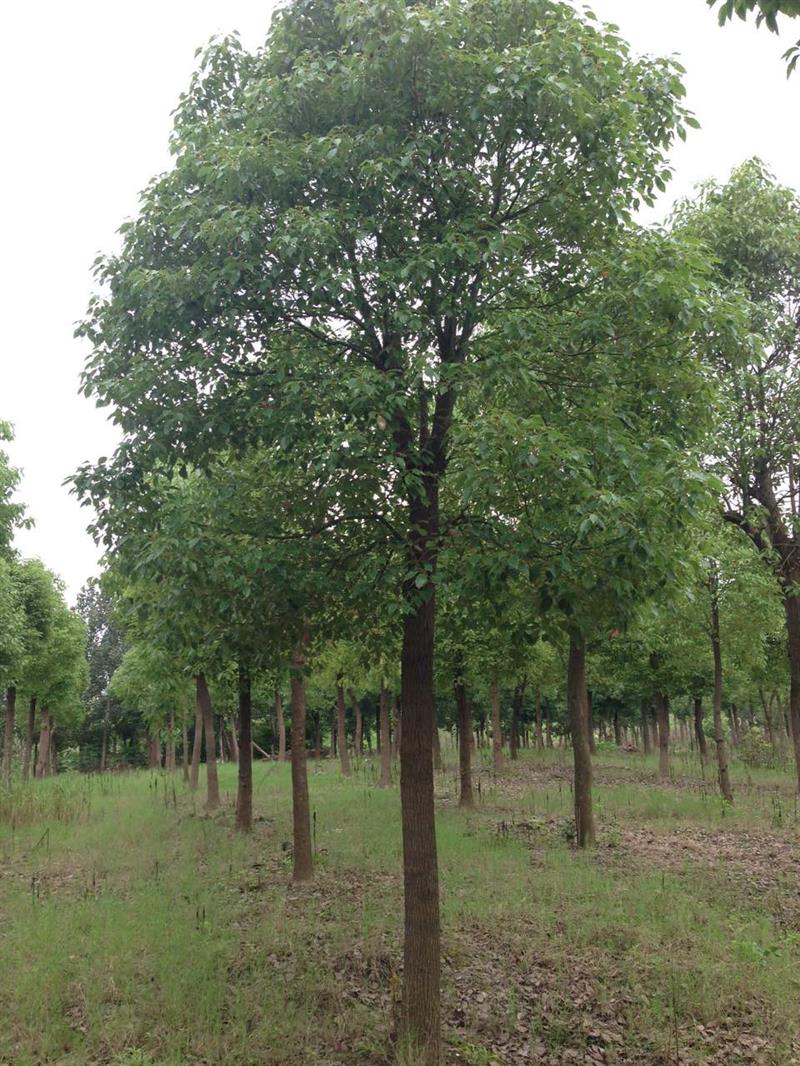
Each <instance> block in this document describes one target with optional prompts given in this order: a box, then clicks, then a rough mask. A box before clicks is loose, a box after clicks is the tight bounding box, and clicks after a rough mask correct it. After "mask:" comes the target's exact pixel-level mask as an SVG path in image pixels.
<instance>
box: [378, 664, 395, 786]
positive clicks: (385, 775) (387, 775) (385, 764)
mask: <svg viewBox="0 0 800 1066" xmlns="http://www.w3.org/2000/svg"><path fill="white" fill-rule="evenodd" d="M379 714H380V719H379V722H380V732H379V734H378V736H379V738H380V743H379V747H380V752H381V776H380V780H379V781H378V787H379V788H389V787H390V786H391V784H392V742H391V739H390V737H389V693H388V691H387V689H386V686H385V685H384V684H383V683H381V694H380V706H379Z"/></svg>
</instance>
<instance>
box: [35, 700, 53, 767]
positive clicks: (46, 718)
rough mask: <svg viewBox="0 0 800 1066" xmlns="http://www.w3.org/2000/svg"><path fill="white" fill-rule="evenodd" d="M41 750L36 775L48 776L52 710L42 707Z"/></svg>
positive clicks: (40, 717)
mask: <svg viewBox="0 0 800 1066" xmlns="http://www.w3.org/2000/svg"><path fill="white" fill-rule="evenodd" d="M39 720H40V724H39V750H38V752H37V754H36V776H37V777H46V776H47V774H48V772H49V769H50V738H51V722H50V711H49V710H48V709H47V708H46V707H42V711H41V714H40V715H39Z"/></svg>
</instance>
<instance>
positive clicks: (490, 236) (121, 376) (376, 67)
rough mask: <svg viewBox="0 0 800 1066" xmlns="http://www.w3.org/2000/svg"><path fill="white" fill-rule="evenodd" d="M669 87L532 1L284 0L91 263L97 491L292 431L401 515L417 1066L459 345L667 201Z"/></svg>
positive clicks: (409, 985)
mask: <svg viewBox="0 0 800 1066" xmlns="http://www.w3.org/2000/svg"><path fill="white" fill-rule="evenodd" d="M682 95H683V90H682V88H681V85H680V81H679V74H678V72H677V69H676V68H675V67H674V66H673V65H672V64H671V63H670V62H669V61H666V60H639V61H637V60H633V59H632V58H631V57H630V55H629V53H628V50H627V48H626V46H625V45H624V43H623V42H622V41H621V40H620V39H619V38H618V37H617V36H616V35H615V34H614V32H613V31H611V30H607V29H604V28H602V27H601V26H599V25H598V24H596V23H594V22H592V21H590V20H589V19H587V18H584V17H583V16H582V15H580V14H578V13H576V12H575V11H574V10H573V9H572V8H571V7H569V6H568V5H565V4H562V3H556V2H553V0H521V2H520V0H469V2H467V3H455V2H452V3H445V4H442V5H438V6H435V7H434V6H430V5H427V4H408V3H406V2H404V0H380V2H374V3H368V4H364V3H361V2H344V3H340V4H334V3H331V2H330V0H302V2H298V3H296V4H294V5H291V6H289V7H287V8H285V9H282V10H281V11H280V12H279V13H278V14H277V15H276V17H275V19H274V21H273V28H272V32H271V35H270V38H269V41H268V43H267V46H266V47H265V48H264V49H262V50H260V51H258V52H256V53H255V54H252V55H250V54H245V53H244V52H242V51H241V49H240V48H239V46H238V45H237V44H236V42H234V41H224V42H221V43H219V44H216V45H215V46H213V47H212V48H211V49H209V50H208V51H207V52H206V53H205V55H204V57H203V60H202V64H201V69H200V72H199V73H198V75H197V76H196V77H195V79H194V81H193V83H192V85H191V87H190V89H189V91H188V92H187V93H186V95H185V96H184V97H183V99H182V102H181V104H180V106H179V108H178V112H177V118H176V126H175V132H174V136H173V150H174V153H175V166H174V168H173V169H172V170H171V171H170V172H169V173H168V174H166V175H165V176H163V177H161V178H159V179H157V180H156V181H154V182H153V183H152V184H151V185H150V186H149V188H148V190H147V191H146V193H145V195H144V198H143V202H142V209H141V213H140V215H139V217H138V218H137V219H136V220H135V221H134V222H133V223H131V224H130V225H128V226H127V227H126V228H125V234H124V241H123V249H122V252H121V253H120V254H119V255H117V256H114V257H111V258H109V259H105V260H103V261H102V263H101V265H100V267H99V273H98V280H99V283H100V285H101V288H102V291H103V294H102V295H100V296H98V297H97V298H96V300H95V302H94V303H93V305H92V309H91V313H90V316H89V319H88V321H87V323H86V325H85V326H84V328H83V333H84V334H85V335H86V336H87V337H88V338H89V339H90V341H91V343H92V345H93V355H92V357H91V359H90V362H89V366H88V369H87V374H86V389H87V391H88V392H90V393H91V394H93V395H95V396H96V397H97V398H98V399H99V400H100V401H101V402H102V403H106V404H110V405H112V406H113V407H114V417H115V418H116V420H117V422H118V423H119V425H120V427H121V429H122V431H123V443H122V445H121V447H120V449H119V452H118V454H117V456H116V459H115V462H114V464H113V468H112V471H111V473H112V477H116V478H120V479H123V480H127V483H128V484H131V483H133V481H135V479H136V478H137V477H138V476H139V472H140V471H141V470H142V469H143V468H146V467H147V466H148V465H150V464H151V463H152V462H153V461H154V460H164V461H169V462H173V461H178V462H179V461H185V460H187V459H190V460H194V461H195V462H198V463H202V462H204V461H205V460H206V458H207V455H208V453H209V452H213V451H216V450H217V449H219V448H220V447H229V446H230V445H231V444H241V443H243V442H245V441H246V440H247V439H252V438H255V439H259V440H265V441H267V442H268V443H270V444H273V443H274V444H279V445H280V446H281V447H282V448H283V449H284V450H285V451H286V452H287V453H290V452H291V449H292V448H293V447H294V446H295V445H299V444H301V443H302V442H303V441H304V440H307V439H308V438H309V436H310V435H313V437H314V441H315V447H314V448H313V449H311V455H310V459H309V461H310V462H311V463H312V464H314V465H315V466H316V470H315V476H319V474H320V472H324V471H327V470H329V469H331V468H349V470H350V473H351V476H352V478H353V481H354V484H355V486H356V487H358V486H359V485H363V483H364V481H366V482H367V484H368V490H367V489H365V491H363V492H362V494H361V498H360V501H359V502H358V503H357V505H356V510H357V512H358V515H359V519H363V516H364V513H365V512H366V511H369V512H371V513H372V515H373V519H374V521H375V522H380V521H384V520H386V518H387V515H386V509H387V507H389V508H390V509H391V510H392V511H393V515H394V512H397V513H398V514H399V515H400V516H401V525H400V526H399V528H398V527H397V526H395V529H396V531H397V533H398V537H399V540H400V542H401V545H402V548H403V550H404V552H405V568H404V573H403V576H402V592H403V596H404V600H405V607H406V610H405V615H404V618H403V622H402V625H403V646H402V655H401V660H402V682H401V690H402V694H401V695H402V706H403V715H404V717H403V730H402V750H401V796H402V822H403V845H404V867H405V934H406V935H405V957H404V1000H403V1002H404V1010H403V1017H404V1021H403V1032H404V1037H405V1039H406V1040H407V1041H408V1042H410V1043H412V1044H415V1045H420V1046H421V1048H422V1058H423V1060H424V1061H425V1063H426V1064H434V1063H437V1062H438V1061H439V955H440V950H439V942H440V933H439V902H438V873H437V861H436V841H435V828H434V805H433V776H432V755H431V748H432V731H433V717H434V700H433V649H434V620H435V588H436V579H437V561H438V554H439V547H440V538H441V536H442V533H443V532H444V528H443V526H444V522H445V521H446V516H443V514H442V511H441V505H440V497H441V490H442V485H443V481H444V479H445V476H446V473H447V471H448V467H449V465H450V462H451V457H452V440H451V429H452V425H453V417H454V412H455V410H456V405H457V403H458V399H459V394H460V392H461V390H462V388H463V387H464V385H465V382H466V381H467V380H468V378H469V376H470V375H471V374H473V373H478V372H480V373H483V372H487V373H488V372H491V373H496V372H497V368H496V366H494V367H492V369H491V371H489V370H488V368H485V367H484V366H483V364H481V363H480V362H479V361H478V360H477V359H476V354H475V347H476V345H475V342H476V339H477V338H478V337H480V336H481V335H482V334H483V333H484V332H485V331H486V330H488V329H490V328H491V325H492V322H493V320H494V318H495V316H496V315H497V314H498V313H499V311H500V310H502V309H510V308H512V307H517V306H521V305H526V306H530V305H531V304H535V305H536V306H538V307H539V308H540V310H541V313H542V314H546V312H547V308H548V305H549V301H550V299H551V298H552V294H553V291H554V290H556V291H557V293H558V300H559V301H563V300H565V299H569V298H570V288H569V286H568V285H567V286H565V284H564V282H565V279H569V280H570V281H571V283H572V287H573V290H574V291H577V290H579V289H580V286H581V284H582V282H583V280H584V279H583V277H582V269H583V267H582V265H583V262H584V260H585V257H586V254H587V251H588V249H589V248H591V247H594V246H597V245H599V244H602V243H603V241H604V240H605V239H606V237H607V235H608V233H609V232H610V231H613V230H614V229H616V227H618V226H619V224H620V222H621V221H623V220H624V219H625V218H626V216H627V213H628V210H629V208H630V207H631V205H635V204H636V203H637V202H638V200H639V199H640V198H644V199H648V198H649V197H650V195H651V192H652V190H653V188H654V186H656V185H659V186H663V183H664V180H665V177H666V171H665V165H664V158H665V153H666V151H667V150H668V149H669V146H670V144H671V143H672V140H673V138H674V136H675V134H676V132H679V131H680V130H681V127H682V125H683V123H684V121H685V120H686V115H685V112H684V110H683V107H682V104H681V102H680V101H681V97H682ZM376 470H377V471H379V472H380V474H381V478H380V481H381V491H380V492H379V493H376V492H375V490H374V480H375V472H376ZM105 473H106V471H105V470H101V471H100V476H101V477H104V476H105ZM87 479H88V480H91V478H90V476H89V475H88V472H87ZM84 483H85V480H84ZM354 495H356V494H355V493H354ZM387 501H388V503H387ZM348 517H352V516H348V515H347V514H346V513H344V514H342V515H341V516H340V520H343V519H346V518H348Z"/></svg>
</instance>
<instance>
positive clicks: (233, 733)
mask: <svg viewBox="0 0 800 1066" xmlns="http://www.w3.org/2000/svg"><path fill="white" fill-rule="evenodd" d="M252 713H253V712H252V703H251V711H250V714H251V718H252ZM252 728H253V727H252V725H251V727H250V732H251V734H252ZM228 729H229V732H230V737H231V761H232V762H235V763H238V762H239V729H240V726H239V723H238V722H237V721H236V719H235V718H234V717H233V715H231V720H230V724H229V727H228Z"/></svg>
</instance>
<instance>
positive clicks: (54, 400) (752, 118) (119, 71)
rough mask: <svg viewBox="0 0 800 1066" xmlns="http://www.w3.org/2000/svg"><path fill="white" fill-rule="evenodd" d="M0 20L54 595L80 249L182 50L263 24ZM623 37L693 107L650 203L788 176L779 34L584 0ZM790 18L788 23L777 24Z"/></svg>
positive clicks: (74, 551)
mask: <svg viewBox="0 0 800 1066" xmlns="http://www.w3.org/2000/svg"><path fill="white" fill-rule="evenodd" d="M2 6H3V11H2V15H0V31H1V32H2V37H3V40H4V41H5V42H6V47H5V50H4V52H5V54H4V56H3V64H2V67H0V99H2V100H3V116H2V117H3V134H4V152H3V157H4V163H3V166H2V168H0V204H2V209H3V215H4V217H3V224H2V253H1V254H2V260H1V262H2V267H1V268H0V269H2V274H3V278H2V288H0V338H2V345H3V351H2V353H1V354H0V420H7V421H10V422H12V423H13V424H14V426H15V429H16V435H17V439H16V441H15V443H14V444H13V445H12V447H11V453H12V457H13V459H14V462H15V463H16V464H17V465H18V466H20V467H21V468H22V469H23V472H24V477H23V481H22V485H21V490H20V496H21V498H22V499H23V500H24V501H25V502H26V503H27V505H28V508H29V512H30V514H31V516H32V517H33V518H34V520H35V522H36V525H35V528H34V529H33V530H30V531H27V532H24V533H22V534H20V535H19V536H18V539H17V544H18V546H19V548H20V550H21V551H22V552H23V553H24V554H25V555H38V556H39V557H40V558H41V559H42V560H43V561H44V562H45V563H46V564H47V565H48V566H49V567H51V568H52V569H53V570H55V571H56V572H57V573H58V574H60V575H61V576H62V577H63V578H64V579H65V581H66V582H67V585H68V589H69V594H70V598H71V599H72V598H74V596H75V593H76V592H77V591H78V589H79V588H80V586H81V585H82V584H83V582H84V581H85V580H86V578H87V577H88V576H90V575H91V574H93V573H96V572H97V567H98V550H97V549H96V547H95V546H94V544H93V542H92V540H91V538H90V537H89V535H88V534H87V533H86V532H85V528H86V525H87V521H88V519H89V518H90V515H89V514H88V512H87V511H86V510H83V509H81V508H80V507H79V506H78V504H77V502H76V501H75V500H74V499H73V498H71V497H70V495H69V493H68V491H67V489H66V488H64V487H63V486H62V482H63V480H64V478H65V477H67V475H69V474H70V473H72V472H73V471H74V470H75V468H76V467H77V466H78V465H79V464H80V463H81V462H83V461H84V460H86V459H92V458H95V457H97V456H99V455H103V454H108V453H109V451H111V450H112V449H113V446H114V440H115V434H114V431H113V429H112V428H111V427H110V426H109V425H108V423H107V422H106V419H105V415H104V413H103V412H100V411H97V410H95V409H94V407H93V405H92V404H91V403H90V402H89V401H87V400H85V399H83V398H82V397H80V396H79V395H78V391H77V390H78V380H79V374H80V371H81V367H82V364H83V360H84V357H85V354H86V353H85V350H84V348H83V345H82V343H80V342H78V341H76V340H74V339H73V337H72V332H73V324H74V322H75V321H76V319H78V318H79V317H80V316H81V315H82V313H83V310H84V308H85V306H86V302H87V299H88V296H89V293H90V291H91V285H92V282H91V263H92V261H93V259H94V257H95V256H96V254H97V253H98V252H99V251H101V250H102V251H106V250H109V249H113V248H114V247H115V246H116V240H117V238H116V230H117V227H118V226H119V225H120V223H121V222H123V221H124V220H125V218H126V217H129V216H130V215H131V214H133V213H134V212H135V210H136V204H137V194H138V191H139V190H140V189H141V188H142V187H143V186H144V185H145V183H146V182H147V181H148V179H149V178H150V177H151V176H152V175H153V174H155V173H157V172H158V171H160V170H163V169H164V167H166V166H167V165H168V162H169V157H168V153H167V138H168V134H169V130H170V112H171V111H172V109H173V107H174V106H175V103H176V101H177V98H178V95H179V93H180V92H181V91H182V89H184V88H185V86H186V85H187V83H188V79H189V76H190V74H191V71H192V69H193V66H194V52H195V49H196V48H197V47H198V46H200V45H202V44H203V43H205V42H206V41H207V40H208V38H209V37H211V36H212V35H213V34H216V33H221V32H228V31H231V30H238V31H239V32H240V33H241V35H242V38H243V41H244V43H245V44H246V45H255V44H257V43H259V42H260V40H261V39H262V38H263V36H264V33H265V31H266V28H267V24H268V21H269V12H270V4H269V3H263V2H261V3H256V2H254V0H224V2H223V0H136V2H135V3H134V2H133V0H115V2H114V3H109V2H108V0H72V2H71V3H69V4H66V3H64V2H63V0H48V2H41V0H40V2H37V0H27V2H25V3H22V2H17V3H13V2H8V3H5V4H3V5H2ZM591 6H592V8H593V10H594V11H595V12H596V14H597V15H598V16H600V17H601V18H602V19H604V20H605V21H612V22H616V23H617V24H618V25H619V26H620V27H621V29H622V31H623V35H624V36H626V37H627V39H628V40H629V41H630V42H631V45H632V46H633V48H634V50H635V51H636V52H640V53H653V52H656V53H661V54H669V53H677V54H678V55H679V56H680V58H681V61H682V63H683V65H684V66H685V67H686V68H687V75H686V84H687V89H688V99H689V105H690V107H692V109H693V110H694V111H695V113H696V115H697V116H698V118H699V119H700V121H701V123H702V129H701V130H699V131H696V132H692V133H691V135H690V138H689V141H688V143H687V144H686V145H680V146H679V147H678V148H677V149H676V151H675V153H674V157H673V163H674V169H675V180H674V182H673V184H672V186H671V187H670V188H669V190H668V192H667V194H666V196H665V197H664V198H663V199H662V202H661V204H660V206H659V212H660V214H662V215H663V214H664V213H665V212H666V210H667V209H668V207H669V204H670V203H671V202H672V200H674V199H675V197H676V196H679V195H684V194H686V193H688V192H690V191H691V189H692V187H693V186H694V184H695V183H696V182H697V181H699V180H701V179H703V178H705V177H708V176H712V175H713V176H717V177H720V178H723V177H725V175H726V174H727V173H728V171H729V170H730V168H731V167H732V166H734V165H735V164H736V163H738V162H740V161H741V160H742V159H744V158H746V157H747V156H750V155H759V156H761V157H762V158H763V159H764V160H765V161H766V162H767V163H768V164H769V166H770V167H771V168H772V169H773V170H774V171H775V173H776V174H777V175H778V177H779V178H780V180H781V181H783V182H786V183H787V184H792V185H795V186H797V185H800V146H799V142H798V137H797V123H798V115H800V70H798V72H797V74H796V75H795V76H794V77H793V78H792V79H791V80H790V81H788V82H787V80H786V77H785V72H784V65H783V64H782V62H781V60H780V54H781V52H782V51H783V50H784V49H785V48H786V47H787V46H788V44H789V43H791V41H792V40H794V39H796V38H797V37H799V36H800V21H798V23H797V24H795V25H792V24H788V25H786V26H785V28H784V35H783V38H781V39H778V38H776V37H775V36H774V35H772V34H769V33H767V32H766V31H765V30H760V31H759V30H756V28H755V26H754V25H752V24H751V25H743V24H741V23H736V24H734V25H732V26H729V27H727V28H726V29H725V30H720V29H719V28H718V27H717V24H716V17H715V15H714V14H713V13H712V12H710V11H709V10H708V8H707V7H706V5H705V0H595V2H594V3H593V4H592V5H591ZM793 30H794V31H795V32H794V34H793V33H792V31H793Z"/></svg>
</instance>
